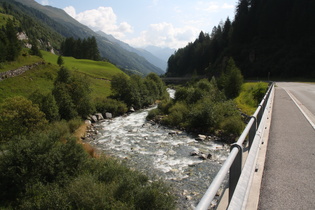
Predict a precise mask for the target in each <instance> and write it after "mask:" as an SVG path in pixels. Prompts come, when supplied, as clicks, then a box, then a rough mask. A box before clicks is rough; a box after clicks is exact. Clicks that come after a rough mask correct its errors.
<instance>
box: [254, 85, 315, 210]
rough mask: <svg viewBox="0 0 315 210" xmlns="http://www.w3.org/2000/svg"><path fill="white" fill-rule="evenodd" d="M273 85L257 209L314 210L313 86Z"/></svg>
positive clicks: (314, 96) (314, 88)
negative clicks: (268, 132) (272, 102)
mask: <svg viewBox="0 0 315 210" xmlns="http://www.w3.org/2000/svg"><path fill="white" fill-rule="evenodd" d="M276 86H277V87H276V92H275V98H274V105H273V113H272V120H271V128H270V135H269V140H268V149H267V155H266V162H265V168H264V174H263V180H262V187H261V194H260V201H259V209H260V210H265V209H266V210H273V209H277V210H279V209H285V210H287V209H294V210H296V209H305V210H309V209H315V127H314V125H315V117H314V116H315V85H314V84H313V85H312V84H304V83H277V84H276Z"/></svg>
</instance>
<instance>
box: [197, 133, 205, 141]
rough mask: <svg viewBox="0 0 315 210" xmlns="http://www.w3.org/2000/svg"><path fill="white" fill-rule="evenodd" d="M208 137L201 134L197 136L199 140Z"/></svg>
mask: <svg viewBox="0 0 315 210" xmlns="http://www.w3.org/2000/svg"><path fill="white" fill-rule="evenodd" d="M206 139H207V136H205V135H201V134H199V135H198V137H197V138H196V140H197V141H205V140H206Z"/></svg>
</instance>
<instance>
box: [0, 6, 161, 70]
mask: <svg viewBox="0 0 315 210" xmlns="http://www.w3.org/2000/svg"><path fill="white" fill-rule="evenodd" d="M0 2H6V3H7V4H11V5H13V6H14V7H15V8H18V11H19V13H18V14H19V15H21V21H22V20H23V16H27V17H31V19H32V20H33V21H34V22H36V23H38V24H39V25H41V27H42V28H44V27H45V28H46V29H47V30H48V29H49V30H50V31H52V33H54V34H58V35H59V36H61V37H74V38H76V39H78V38H81V39H83V38H87V37H92V36H94V37H95V38H96V41H97V44H98V47H99V51H100V54H101V56H102V57H103V58H105V59H106V60H108V61H110V62H111V63H114V64H115V65H116V66H117V67H119V68H121V69H124V70H127V71H131V72H138V73H140V74H142V75H146V74H149V73H150V72H154V73H157V74H163V73H164V71H162V70H161V69H160V68H158V67H156V66H155V65H153V64H152V63H150V62H149V61H147V60H146V59H145V58H144V57H142V56H139V55H138V54H137V53H134V52H130V51H128V50H126V49H124V48H123V47H121V46H120V45H119V44H117V43H115V42H112V41H110V40H109V39H107V38H106V37H103V36H100V35H99V34H97V33H96V32H94V31H93V30H91V29H90V28H88V27H87V26H85V25H83V24H81V23H79V22H78V21H76V20H75V19H73V18H72V17H71V16H69V15H68V14H67V13H66V12H65V11H63V10H62V9H58V8H54V7H51V6H42V5H40V4H38V3H37V2H36V1H34V0H13V1H12V0H0ZM30 27H31V26H30ZM29 31H31V30H29ZM34 31H35V30H33V32H32V33H35V32H34ZM27 35H28V36H29V34H27ZM40 38H42V39H48V40H45V41H46V42H49V43H55V45H53V47H54V48H55V49H56V50H59V47H60V45H59V46H58V42H59V43H60V42H61V40H59V41H58V42H56V41H54V40H53V37H51V36H50V37H49V36H44V37H40ZM37 39H39V37H37ZM59 39H60V37H59Z"/></svg>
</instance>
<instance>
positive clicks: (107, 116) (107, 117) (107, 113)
mask: <svg viewBox="0 0 315 210" xmlns="http://www.w3.org/2000/svg"><path fill="white" fill-rule="evenodd" d="M105 117H106V119H112V118H113V114H112V113H109V112H106V113H105Z"/></svg>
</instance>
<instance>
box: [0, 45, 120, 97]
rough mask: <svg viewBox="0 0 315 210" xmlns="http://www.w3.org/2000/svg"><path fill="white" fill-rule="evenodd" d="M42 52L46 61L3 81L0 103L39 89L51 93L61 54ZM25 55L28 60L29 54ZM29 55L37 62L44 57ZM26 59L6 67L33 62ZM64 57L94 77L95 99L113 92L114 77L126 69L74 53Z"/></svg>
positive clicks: (66, 62)
mask: <svg viewBox="0 0 315 210" xmlns="http://www.w3.org/2000/svg"><path fill="white" fill-rule="evenodd" d="M42 54H43V59H44V60H45V64H43V65H39V66H37V67H35V68H33V69H31V70H29V71H27V72H25V73H24V74H22V75H20V76H16V77H13V78H8V79H5V80H2V81H0V103H1V102H3V100H5V98H8V97H12V96H17V95H21V96H24V97H29V95H30V94H31V93H33V92H34V91H35V90H39V91H40V92H42V93H48V92H49V91H51V90H52V88H53V83H54V80H55V78H56V76H57V72H58V70H59V69H60V67H59V66H58V65H57V59H58V56H57V55H54V54H52V53H49V52H45V51H42ZM21 59H22V58H21ZM23 59H24V60H25V59H26V58H23ZM29 59H30V60H32V61H34V62H38V61H41V59H35V56H30V57H29ZM24 60H23V62H18V61H17V62H11V63H10V64H7V65H6V69H7V70H11V69H16V68H18V67H21V66H23V64H26V65H29V64H30V63H29V62H27V61H24ZM26 60H27V59H26ZM63 60H64V66H66V67H67V68H68V69H69V70H70V71H72V72H73V73H75V74H81V75H84V76H86V79H87V80H89V81H90V84H91V91H92V92H91V96H92V99H95V98H98V97H106V96H109V95H110V94H111V91H110V80H111V78H112V77H113V76H114V75H115V74H118V73H123V72H122V71H121V70H120V69H118V68H117V67H116V66H115V65H113V64H111V63H108V62H103V61H92V60H85V59H75V58H72V57H63ZM10 65H12V68H10Z"/></svg>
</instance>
